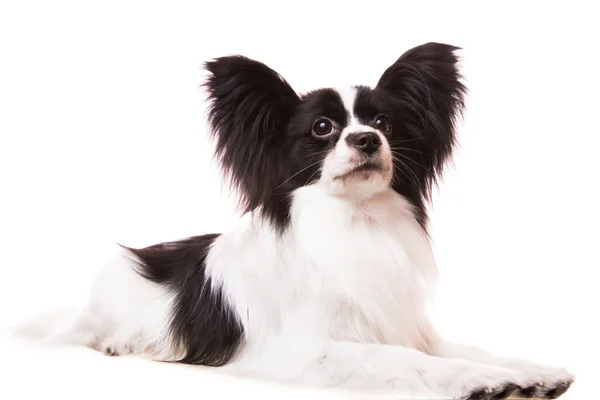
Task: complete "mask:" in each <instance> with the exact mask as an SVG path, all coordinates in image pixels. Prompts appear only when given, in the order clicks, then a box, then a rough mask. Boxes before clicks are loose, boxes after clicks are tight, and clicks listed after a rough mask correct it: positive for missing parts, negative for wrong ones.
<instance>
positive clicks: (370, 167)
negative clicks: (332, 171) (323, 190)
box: [334, 161, 386, 180]
mask: <svg viewBox="0 0 600 400" xmlns="http://www.w3.org/2000/svg"><path fill="white" fill-rule="evenodd" d="M385 170H386V168H385V167H384V166H383V164H382V163H381V162H379V161H367V162H364V163H362V164H359V165H357V166H355V167H354V168H352V169H350V170H349V171H346V172H345V173H343V174H342V175H338V176H336V177H335V178H334V180H338V179H346V178H350V177H352V176H360V175H361V174H362V175H363V177H364V178H368V177H369V176H370V175H371V174H372V173H375V172H385Z"/></svg>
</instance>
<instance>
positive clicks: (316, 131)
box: [312, 118, 333, 137]
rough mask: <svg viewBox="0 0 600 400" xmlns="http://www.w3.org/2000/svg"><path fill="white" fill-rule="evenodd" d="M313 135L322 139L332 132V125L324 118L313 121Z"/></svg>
mask: <svg viewBox="0 0 600 400" xmlns="http://www.w3.org/2000/svg"><path fill="white" fill-rule="evenodd" d="M312 132H313V135H314V136H316V137H324V136H327V135H329V134H330V133H331V132H333V124H332V123H331V121H329V120H328V119H325V118H321V119H318V120H316V121H315V123H314V125H313V129H312Z"/></svg>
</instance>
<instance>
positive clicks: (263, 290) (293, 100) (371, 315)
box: [47, 43, 574, 400]
mask: <svg viewBox="0 0 600 400" xmlns="http://www.w3.org/2000/svg"><path fill="white" fill-rule="evenodd" d="M458 50H459V48H457V47H454V46H450V45H446V44H441V43H427V44H424V45H421V46H418V47H415V48H413V49H410V50H408V51H406V52H405V53H404V54H403V55H401V56H400V58H398V60H397V61H396V62H394V63H393V64H392V65H391V66H389V67H388V68H387V69H386V70H385V71H384V72H383V74H382V75H381V77H380V78H379V81H378V83H377V85H376V86H375V87H368V86H352V87H347V88H325V89H318V90H314V91H310V92H307V93H304V94H298V93H296V91H294V89H292V87H291V86H290V85H289V84H288V83H287V82H286V81H285V80H284V79H283V78H282V77H281V76H280V75H279V74H278V73H277V72H275V71H273V70H272V69H270V68H269V67H267V66H266V65H264V64H262V63H260V62H258V61H254V60H252V59H249V58H246V57H244V56H239V55H236V56H227V57H222V58H217V59H213V60H211V61H208V62H207V63H206V64H205V68H206V70H207V72H208V77H207V80H206V82H205V85H204V87H205V89H206V91H207V95H208V121H209V125H210V128H211V129H210V130H211V138H212V139H213V140H214V148H215V157H216V159H217V160H218V161H219V165H220V167H221V169H222V171H223V173H224V176H225V178H226V179H227V180H228V182H229V183H230V184H231V186H232V187H233V188H234V189H235V191H236V192H237V193H238V194H239V205H240V207H241V209H242V211H243V217H242V218H241V221H240V224H239V226H237V227H236V228H235V229H233V230H232V231H230V232H226V233H213V234H204V235H201V236H195V237H190V238H186V239H182V240H176V241H173V242H168V243H161V244H156V245H153V246H150V247H146V248H130V247H125V246H121V248H120V250H119V252H118V254H117V255H116V257H115V258H114V259H112V260H110V261H109V262H108V263H107V265H106V266H105V267H104V268H103V269H102V270H101V272H100V273H99V275H98V276H97V278H96V280H95V282H94V284H93V286H92V290H91V295H90V299H89V303H88V304H87V305H86V307H84V308H83V310H82V311H81V312H80V313H79V314H78V315H77V317H76V318H74V319H73V320H71V321H70V322H69V323H68V324H65V326H63V327H62V328H61V329H58V330H56V331H52V332H50V333H48V336H47V337H48V338H50V340H51V341H54V342H63V343H71V344H78V345H85V346H88V347H91V348H93V349H96V350H98V351H101V352H104V353H105V354H107V355H112V356H117V355H125V354H133V355H139V356H143V357H148V358H150V359H153V360H161V361H172V362H180V363H188V364H197V365H204V366H212V367H219V368H221V370H222V371H230V372H232V373H239V374H245V375H254V376H258V377H264V378H268V379H274V380H278V381H285V382H296V383H301V384H307V385H321V386H336V387H340V388H347V389H357V390H373V391H389V392H390V393H396V394H400V395H422V396H442V397H445V398H453V399H471V400H474V399H503V398H506V397H508V396H511V395H520V396H524V397H542V398H557V397H559V396H561V395H562V394H563V393H564V392H566V391H567V389H568V388H569V386H570V385H571V383H572V382H573V380H574V376H573V375H572V374H571V373H569V372H568V371H567V370H565V369H561V368H554V367H549V366H541V365H537V364H534V363H532V362H529V361H525V360H518V359H510V358H502V357H498V356H495V355H492V354H490V353H488V352H486V351H483V350H480V349H477V348H473V347H470V346H465V345H460V344H456V343H450V342H448V341H446V340H444V339H443V338H442V337H440V335H438V334H437V333H436V331H435V329H434V327H433V325H432V322H431V321H430V317H429V312H428V311H429V307H430V302H431V298H432V296H431V294H432V290H433V288H434V286H435V281H436V264H435V261H434V257H433V255H432V250H431V247H430V239H429V236H428V216H427V206H428V204H429V201H430V197H431V192H432V189H433V188H434V187H435V186H436V183H437V182H438V181H439V179H440V177H441V175H442V173H443V170H444V167H445V165H446V164H447V163H448V161H449V159H450V157H451V155H452V152H453V148H454V147H455V144H456V122H457V120H458V119H459V118H460V117H461V115H462V111H463V108H464V100H465V96H466V93H467V89H466V87H465V85H464V83H463V78H462V76H461V73H460V70H459V65H458V63H459V56H458V54H457V51H458Z"/></svg>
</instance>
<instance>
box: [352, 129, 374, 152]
mask: <svg viewBox="0 0 600 400" xmlns="http://www.w3.org/2000/svg"><path fill="white" fill-rule="evenodd" d="M346 143H348V146H350V147H354V148H355V149H358V150H360V151H362V152H363V153H366V154H368V155H371V154H373V153H375V152H376V151H377V149H379V147H381V139H380V138H379V135H378V134H376V133H375V132H361V133H352V134H350V135H348V136H346Z"/></svg>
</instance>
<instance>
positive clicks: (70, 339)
mask: <svg viewBox="0 0 600 400" xmlns="http://www.w3.org/2000/svg"><path fill="white" fill-rule="evenodd" d="M81 316H82V313H81V310H79V309H77V308H61V309H57V310H53V311H47V312H44V313H42V314H39V315H37V316H36V317H34V318H31V319H29V320H27V321H24V322H22V323H20V324H17V325H16V326H15V327H13V328H10V329H9V333H10V334H11V336H14V337H15V338H20V339H25V340H33V341H36V342H43V343H46V344H51V345H65V344H69V345H70V344H73V345H85V344H88V343H89V341H90V334H89V329H86V324H85V323H84V319H83V318H82V317H81Z"/></svg>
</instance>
